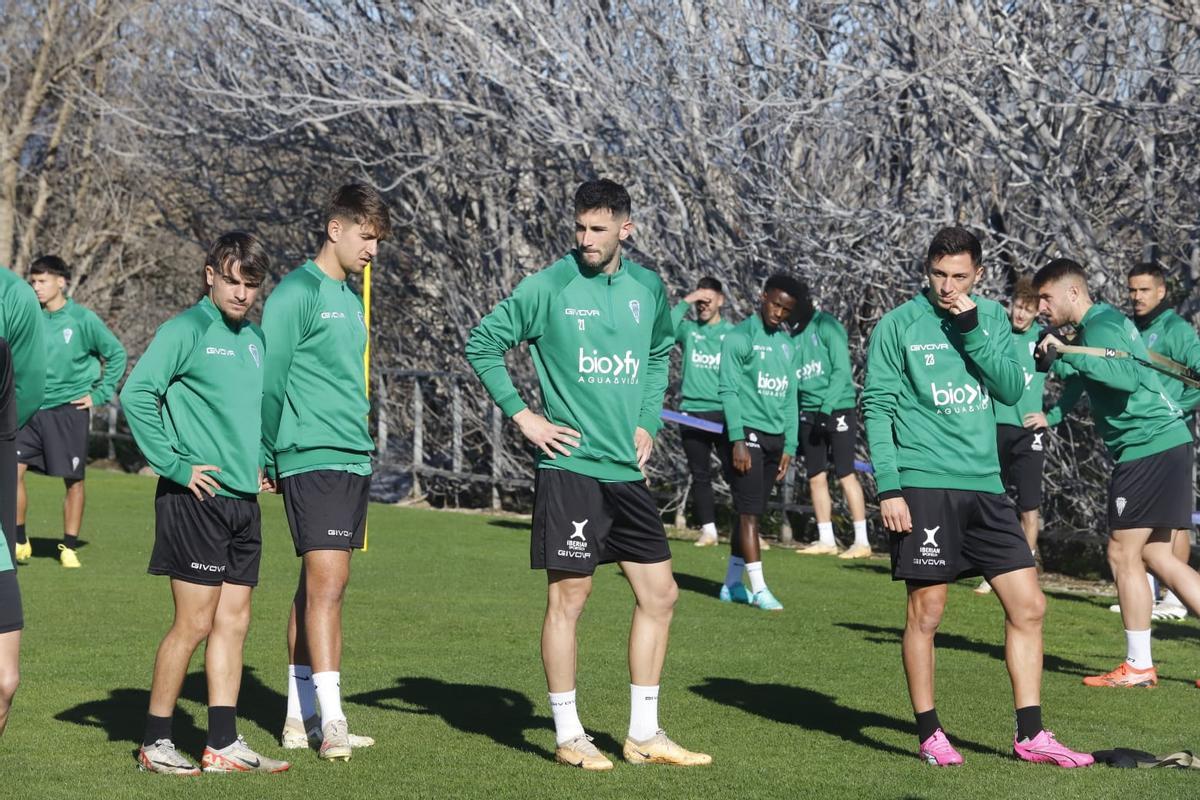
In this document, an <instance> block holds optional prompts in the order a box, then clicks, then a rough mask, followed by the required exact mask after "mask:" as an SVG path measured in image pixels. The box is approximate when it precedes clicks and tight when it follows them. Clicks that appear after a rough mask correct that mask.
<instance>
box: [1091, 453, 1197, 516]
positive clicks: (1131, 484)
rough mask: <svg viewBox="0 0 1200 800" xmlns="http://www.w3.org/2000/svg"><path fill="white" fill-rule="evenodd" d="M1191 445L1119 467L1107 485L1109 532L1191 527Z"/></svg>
mask: <svg viewBox="0 0 1200 800" xmlns="http://www.w3.org/2000/svg"><path fill="white" fill-rule="evenodd" d="M1192 460H1193V455H1192V445H1191V444H1190V443H1185V444H1180V445H1176V446H1175V447H1172V448H1171V449H1170V450H1164V451H1163V452H1161V453H1155V454H1153V455H1149V456H1145V457H1143V458H1136V459H1134V460H1133V461H1125V462H1121V463H1118V464H1117V465H1116V467H1114V468H1113V474H1112V477H1111V478H1110V479H1109V481H1108V528H1109V530H1113V531H1120V530H1129V529H1131V528H1172V529H1179V528H1190V527H1192V508H1193V507H1194V506H1195V500H1194V499H1193V497H1192Z"/></svg>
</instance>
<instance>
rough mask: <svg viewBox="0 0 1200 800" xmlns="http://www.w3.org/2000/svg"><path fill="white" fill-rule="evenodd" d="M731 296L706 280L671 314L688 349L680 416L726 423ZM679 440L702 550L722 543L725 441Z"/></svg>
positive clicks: (692, 435)
mask: <svg viewBox="0 0 1200 800" xmlns="http://www.w3.org/2000/svg"><path fill="white" fill-rule="evenodd" d="M724 303H725V292H724V290H723V289H722V287H721V282H720V281H719V280H717V279H716V278H701V279H700V280H699V282H698V283H697V284H696V291H694V292H692V293H691V294H689V295H688V296H687V297H685V298H683V302H682V303H679V304H678V305H676V306H675V308H673V309H671V322H672V323H674V325H675V341H676V342H678V343H679V344H681V345H682V346H683V385H682V386H681V387H680V394H681V395H682V396H683V397H682V400H681V401H680V403H679V409H680V411H683V412H685V413H687V414H688V415H689V416H693V417H698V418H699V419H703V420H707V421H709V422H719V423H721V424H722V425H724V424H725V415H724V414H723V413H722V412H721V398H720V397H718V396H717V374H718V372H719V371H720V367H721V343H722V342H723V341H724V340H725V334H727V333H729V332H730V331H731V330H733V323H731V322H729V320H727V319H725V318H723V317H722V316H721V306H722V305H724ZM692 308H694V309H695V310H696V319H695V320H690V319H685V317H686V316H687V313H688V310H689V309H692ZM679 438H680V439H682V440H683V452H684V455H685V456H686V457H687V462H688V470H690V471H691V473H692V496H693V497H694V498H695V502H696V519H697V521H698V522H699V523H700V538H699V539H697V540H696V547H707V546H709V545H714V544H716V543H717V511H716V505H715V503H714V502H713V488H712V457H713V454H714V452H715V453H717V454H718V455H719V454H720V452H721V450H722V448H724V446H725V445H724V442H725V439H724V437H723V436H721V434H719V433H712V432H710V431H704V430H700V429H699V428H691V427H688V426H686V425H685V426H681V427H680V430H679Z"/></svg>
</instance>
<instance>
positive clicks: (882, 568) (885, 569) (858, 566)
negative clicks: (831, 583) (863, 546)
mask: <svg viewBox="0 0 1200 800" xmlns="http://www.w3.org/2000/svg"><path fill="white" fill-rule="evenodd" d="M841 567H842V569H849V570H854V571H856V572H874V573H877V574H879V575H887V576H888V577H889V578H890V577H891V576H892V568H891V567H889V566H888V565H887V564H871V563H866V562H863V561H851V562H850V563H848V564H845V563H843V564H842V565H841Z"/></svg>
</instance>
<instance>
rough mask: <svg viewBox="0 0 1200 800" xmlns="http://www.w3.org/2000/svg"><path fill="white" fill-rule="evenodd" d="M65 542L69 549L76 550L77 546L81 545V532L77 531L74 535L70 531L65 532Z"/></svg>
mask: <svg viewBox="0 0 1200 800" xmlns="http://www.w3.org/2000/svg"><path fill="white" fill-rule="evenodd" d="M63 544H65V545H66V546H67V549H68V550H74V549H75V548H76V547H78V546H79V534H78V533H77V534H75V535H74V536H72V535H71V534H69V533H64V534H63Z"/></svg>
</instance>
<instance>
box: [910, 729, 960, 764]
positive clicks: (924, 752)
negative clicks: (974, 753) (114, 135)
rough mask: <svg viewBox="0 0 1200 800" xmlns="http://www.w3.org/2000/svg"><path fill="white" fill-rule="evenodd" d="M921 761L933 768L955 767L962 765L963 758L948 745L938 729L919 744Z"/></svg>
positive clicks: (944, 735)
mask: <svg viewBox="0 0 1200 800" xmlns="http://www.w3.org/2000/svg"><path fill="white" fill-rule="evenodd" d="M918 755H920V757H921V760H922V761H924V762H925V763H926V764H930V765H932V766H935V767H957V766H959V765H960V764H962V763H963V757H962V756H960V755H959V754H958V751H957V750H955V749H954V745H952V744H950V740H949V739H947V738H946V734H945V733H943V732H942V729H941V728H938V729H937V730H936V731H934V732H933V734H932V735H931V736H930V737H929V738H928V739H926V740H925V741H923V742H921V750H920V752H919V754H918Z"/></svg>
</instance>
